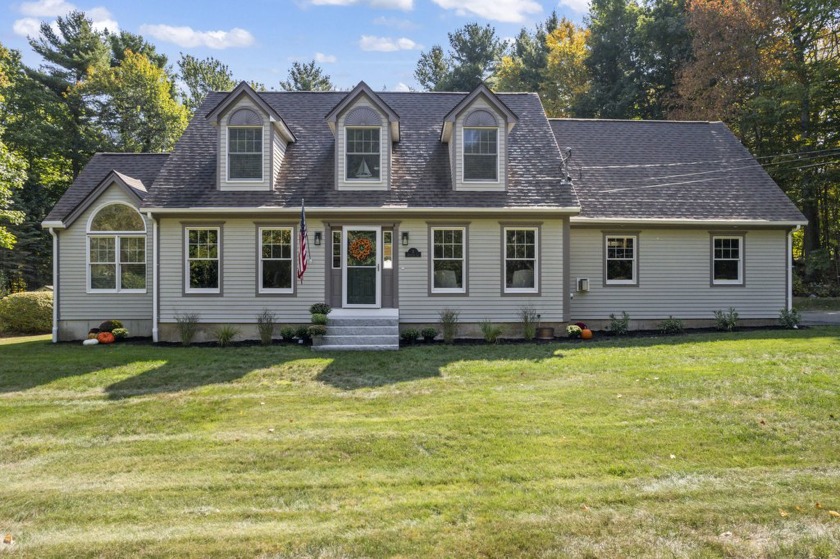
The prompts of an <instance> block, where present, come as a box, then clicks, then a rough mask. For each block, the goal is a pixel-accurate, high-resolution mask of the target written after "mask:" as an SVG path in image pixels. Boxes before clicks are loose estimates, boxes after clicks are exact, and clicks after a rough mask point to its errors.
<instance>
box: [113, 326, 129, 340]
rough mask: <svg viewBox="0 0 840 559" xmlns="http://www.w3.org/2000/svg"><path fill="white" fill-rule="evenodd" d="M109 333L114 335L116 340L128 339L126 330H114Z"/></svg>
mask: <svg viewBox="0 0 840 559" xmlns="http://www.w3.org/2000/svg"><path fill="white" fill-rule="evenodd" d="M111 333H112V334H113V335H114V338H115V339H116V340H118V341H119V340H124V339H126V338H127V337H128V330H126V329H125V328H114V329H113V330H112V331H111Z"/></svg>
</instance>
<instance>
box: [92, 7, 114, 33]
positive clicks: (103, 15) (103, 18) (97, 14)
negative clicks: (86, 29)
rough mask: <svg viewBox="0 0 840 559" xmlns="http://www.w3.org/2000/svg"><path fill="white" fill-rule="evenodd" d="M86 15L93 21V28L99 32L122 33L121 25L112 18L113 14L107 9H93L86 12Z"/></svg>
mask: <svg viewBox="0 0 840 559" xmlns="http://www.w3.org/2000/svg"><path fill="white" fill-rule="evenodd" d="M85 15H86V16H87V17H89V18H90V19H91V20H92V21H93V28H94V29H96V30H97V31H105V30H106V29H107V30H108V31H110V32H111V33H119V32H120V25H119V23H117V20H115V19H114V18H113V16H111V12H109V11H108V10H107V8H102V7H99V8H92V9H90V10H88V11H86V12H85Z"/></svg>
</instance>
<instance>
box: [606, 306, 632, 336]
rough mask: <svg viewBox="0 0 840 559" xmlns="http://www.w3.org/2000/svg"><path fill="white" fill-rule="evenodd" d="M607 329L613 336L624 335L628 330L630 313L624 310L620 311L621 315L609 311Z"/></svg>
mask: <svg viewBox="0 0 840 559" xmlns="http://www.w3.org/2000/svg"><path fill="white" fill-rule="evenodd" d="M607 330H609V331H610V332H612V334H613V336H624V335H626V334H627V332H629V331H630V315H629V314H627V312H625V311H621V317H620V318H619V317H617V316H615V314H613V313H610V325H609V326H608V327H607Z"/></svg>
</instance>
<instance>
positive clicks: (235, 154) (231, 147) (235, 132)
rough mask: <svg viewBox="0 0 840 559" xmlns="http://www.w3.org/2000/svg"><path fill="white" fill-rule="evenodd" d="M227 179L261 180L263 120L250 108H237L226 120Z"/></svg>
mask: <svg viewBox="0 0 840 559" xmlns="http://www.w3.org/2000/svg"><path fill="white" fill-rule="evenodd" d="M227 132H228V180H230V181H262V180H263V122H262V119H261V118H260V116H259V115H258V114H257V113H256V112H254V111H252V110H250V109H239V110H238V111H236V112H235V113H234V114H232V115H231V117H230V120H229V122H228V129H227Z"/></svg>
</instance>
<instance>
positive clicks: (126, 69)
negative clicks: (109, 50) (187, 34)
mask: <svg viewBox="0 0 840 559" xmlns="http://www.w3.org/2000/svg"><path fill="white" fill-rule="evenodd" d="M171 91H172V83H171V82H170V80H169V77H168V76H167V75H166V72H165V71H164V70H162V69H161V68H159V67H158V66H157V65H155V64H154V63H153V62H152V61H151V60H149V58H147V57H146V56H145V55H143V54H139V53H134V52H131V51H130V50H127V51H125V53H124V58H123V60H122V62H121V63H120V65H119V66H115V67H112V68H106V69H104V70H99V71H92V73H91V77H90V79H88V81H87V82H86V83H85V84H84V86H83V94H84V95H85V98H86V99H88V100H89V103H90V105H91V106H92V107H94V108H95V111H96V114H97V118H98V121H99V124H100V125H101V126H102V128H103V129H104V130H105V131H106V132H107V134H108V136H109V137H110V138H112V140H113V142H114V148H115V149H116V150H117V151H127V152H153V151H168V150H171V149H172V147H173V146H174V145H175V142H176V141H177V140H178V138H179V137H180V136H181V134H182V133H183V131H184V129H185V128H186V126H187V120H188V113H187V110H186V109H185V108H184V106H183V105H181V104H180V103H178V102H177V101H176V100H175V99H173V98H172V95H171Z"/></svg>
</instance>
